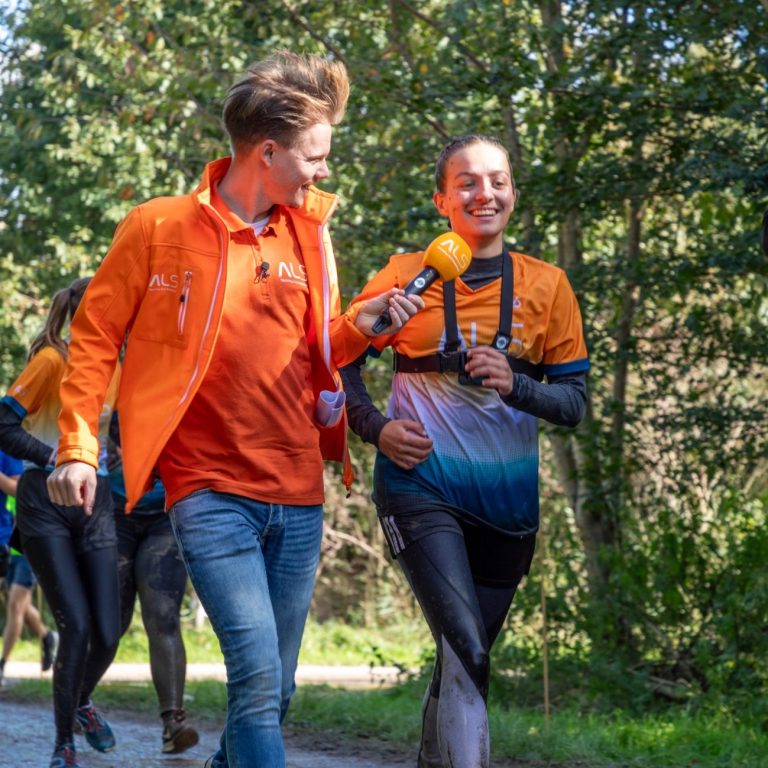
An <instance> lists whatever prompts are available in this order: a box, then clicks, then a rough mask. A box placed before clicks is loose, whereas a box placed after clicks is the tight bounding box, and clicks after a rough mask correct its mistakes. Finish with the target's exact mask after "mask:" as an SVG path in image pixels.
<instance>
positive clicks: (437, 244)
mask: <svg viewBox="0 0 768 768" xmlns="http://www.w3.org/2000/svg"><path fill="white" fill-rule="evenodd" d="M470 261H472V250H471V249H470V247H469V245H468V244H467V242H466V240H464V238H463V237H461V235H457V234H456V233H455V232H444V233H443V234H442V235H438V236H437V237H436V238H435V239H434V240H433V241H432V242H431V243H430V244H429V245H428V246H427V250H426V251H424V267H423V269H422V270H421V272H419V273H418V274H417V275H416V276H415V277H414V278H412V279H411V280H409V281H408V284H407V285H406V286H405V289H404V290H405V295H406V296H411V295H413V294H416V295H417V296H421V294H422V293H424V291H426V290H427V288H429V286H430V285H432V283H434V282H435V280H437V278H438V277H439V278H442V280H444V281H447V280H453V279H455V278H457V277H458V276H459V275H460V274H461V273H462V272H464V270H465V269H466V268H467V267H468V266H469V263H470ZM390 325H392V318H391V317H390V316H389V309H385V310H384V311H383V312H382V313H381V314H380V315H379V318H378V320H376V322H375V323H374V324H373V328H372V329H371V330H372V332H373V333H374V334H378V333H381V332H382V331H383V330H384V329H385V328H388V327H389V326H390Z"/></svg>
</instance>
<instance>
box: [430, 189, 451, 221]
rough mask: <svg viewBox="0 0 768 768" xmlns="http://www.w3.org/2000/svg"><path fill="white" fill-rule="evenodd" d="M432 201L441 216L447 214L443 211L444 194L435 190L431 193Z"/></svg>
mask: <svg viewBox="0 0 768 768" xmlns="http://www.w3.org/2000/svg"><path fill="white" fill-rule="evenodd" d="M432 202H433V203H434V204H435V208H437V212H438V213H439V214H440V215H441V216H447V215H448V214H447V213H446V212H445V195H444V194H443V193H442V192H435V194H434V195H432Z"/></svg>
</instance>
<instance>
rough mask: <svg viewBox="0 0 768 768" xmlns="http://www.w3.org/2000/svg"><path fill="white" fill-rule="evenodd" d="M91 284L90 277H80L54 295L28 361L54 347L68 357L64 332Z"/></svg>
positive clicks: (30, 349)
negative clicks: (40, 352)
mask: <svg viewBox="0 0 768 768" xmlns="http://www.w3.org/2000/svg"><path fill="white" fill-rule="evenodd" d="M90 282H91V278H90V277H79V278H77V280H75V281H74V282H73V283H72V284H71V285H70V286H69V287H67V288H62V289H61V290H58V291H56V293H54V294H53V298H52V299H51V308H50V310H49V312H48V317H47V318H46V320H45V326H44V327H43V330H42V331H41V332H40V334H39V335H38V336H37V338H36V339H35V340H34V341H33V342H32V344H30V346H29V354H28V355H27V360H28V361H29V360H31V359H32V358H33V357H34V356H35V355H36V354H37V353H38V352H39V351H40V350H41V349H42V348H43V347H53V348H54V349H55V350H56V351H57V352H58V353H59V354H60V355H61V356H62V357H64V358H66V357H67V354H68V347H67V342H66V341H65V340H64V337H63V335H62V332H63V330H64V326H65V325H66V323H67V322H71V320H72V318H73V317H74V316H75V312H76V311H77V308H78V306H79V305H80V301H81V299H82V298H83V294H84V293H85V289H86V288H87V287H88V283H90Z"/></svg>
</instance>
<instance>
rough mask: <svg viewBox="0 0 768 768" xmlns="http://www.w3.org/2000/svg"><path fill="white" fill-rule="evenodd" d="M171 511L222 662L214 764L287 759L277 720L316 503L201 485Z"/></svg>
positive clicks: (302, 609) (291, 670)
mask: <svg viewBox="0 0 768 768" xmlns="http://www.w3.org/2000/svg"><path fill="white" fill-rule="evenodd" d="M170 515H171V523H172V524H173V529H174V533H175V535H176V540H177V541H178V544H179V549H180V551H181V554H182V557H183V558H184V562H185V563H186V566H187V571H188V572H189V577H190V579H191V580H192V584H193V586H194V588H195V590H196V592H197V595H198V597H199V598H200V601H201V603H202V605H203V607H204V608H205V610H206V612H207V614H208V618H209V619H210V621H211V625H212V626H213V630H214V632H215V633H216V636H217V637H218V639H219V643H220V645H221V651H222V653H223V655H224V663H225V665H226V668H227V721H226V726H225V729H224V733H223V734H222V737H221V745H220V748H219V751H218V753H217V754H216V755H215V757H214V760H213V766H214V768H224V767H225V766H228V767H229V768H254V766H258V768H284V766H285V750H284V747H283V740H282V735H281V733H280V723H281V721H282V719H283V717H284V716H285V712H286V710H287V709H288V703H289V701H290V699H291V695H292V694H293V691H294V688H295V684H294V674H295V672H296V663H297V659H298V655H299V646H300V645H301V636H302V634H303V632H304V623H305V621H306V618H307V612H308V611H309V603H310V599H311V597H312V588H313V586H314V582H315V573H316V571H317V564H318V560H319V557H320V540H321V538H322V532H323V508H322V506H321V505H316V506H289V505H287V504H269V503H265V502H261V501H255V500H253V499H249V498H245V497H243V496H234V495H230V494H223V493H216V492H214V491H211V490H202V491H196V492H195V493H192V494H190V495H189V496H187V497H186V498H184V499H182V500H181V501H179V502H178V503H176V504H174V505H173V507H172V508H171V512H170Z"/></svg>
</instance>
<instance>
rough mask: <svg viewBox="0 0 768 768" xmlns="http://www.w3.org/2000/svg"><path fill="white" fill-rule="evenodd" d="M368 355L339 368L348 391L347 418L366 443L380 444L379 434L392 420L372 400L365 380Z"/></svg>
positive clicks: (351, 426) (364, 353)
mask: <svg viewBox="0 0 768 768" xmlns="http://www.w3.org/2000/svg"><path fill="white" fill-rule="evenodd" d="M367 357H368V353H367V352H363V354H362V355H360V357H358V358H357V360H353V361H352V362H351V363H349V364H348V365H345V366H344V367H343V368H340V369H339V373H340V374H341V381H342V384H343V385H344V391H345V392H346V393H347V418H348V419H349V426H350V428H351V429H352V431H353V432H354V433H355V434H356V435H359V436H360V437H361V438H362V439H363V440H364V441H365V442H366V443H373V445H375V446H376V447H377V448H378V446H379V435H380V434H381V430H382V429H383V428H384V425H385V424H386V423H387V422H389V421H391V419H388V418H387V417H386V416H385V415H384V414H383V413H382V412H381V411H380V410H379V409H378V408H377V407H376V406H375V405H374V404H373V400H371V396H370V395H369V394H368V390H367V389H366V388H365V382H364V381H363V366H364V365H365V360H366V358H367Z"/></svg>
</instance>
